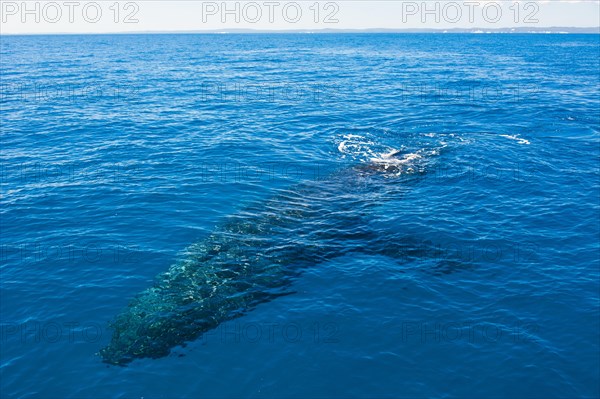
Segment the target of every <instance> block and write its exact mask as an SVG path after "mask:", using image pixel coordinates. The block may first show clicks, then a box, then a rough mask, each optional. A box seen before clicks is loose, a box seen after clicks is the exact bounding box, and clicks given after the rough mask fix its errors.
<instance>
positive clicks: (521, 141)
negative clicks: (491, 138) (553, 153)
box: [500, 134, 531, 145]
mask: <svg viewBox="0 0 600 399" xmlns="http://www.w3.org/2000/svg"><path fill="white" fill-rule="evenodd" d="M500 137H504V138H507V139H509V140H514V141H516V142H517V143H519V144H524V145H529V144H531V143H530V142H529V140H526V139H524V138H521V137H519V136H517V135H510V134H501V135H500Z"/></svg>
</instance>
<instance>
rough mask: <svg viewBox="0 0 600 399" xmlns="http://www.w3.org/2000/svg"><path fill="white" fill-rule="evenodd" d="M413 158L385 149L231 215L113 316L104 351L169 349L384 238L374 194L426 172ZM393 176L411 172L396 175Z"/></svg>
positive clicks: (125, 354)
mask: <svg viewBox="0 0 600 399" xmlns="http://www.w3.org/2000/svg"><path fill="white" fill-rule="evenodd" d="M415 159H418V158H417V157H411V156H401V155H399V153H398V152H391V153H389V154H384V155H383V156H382V157H381V159H380V160H377V159H375V160H372V161H371V162H368V163H365V164H361V165H358V166H355V167H352V168H349V169H346V170H344V171H341V172H338V173H334V174H333V175H332V176H331V177H330V178H329V179H327V180H315V181H310V182H307V183H304V184H302V185H300V186H297V187H295V188H293V189H289V190H284V191H282V192H280V193H279V194H278V195H276V196H275V197H273V198H271V199H270V200H268V201H266V202H263V203H260V204H255V205H252V206H250V207H247V208H245V209H244V210H243V211H241V212H240V213H239V214H237V215H234V216H232V217H230V218H228V220H227V221H226V222H225V223H223V224H222V225H221V226H219V227H218V228H217V229H216V230H215V231H214V232H213V233H212V234H210V235H209V236H208V237H207V238H206V239H204V240H203V241H201V242H198V243H196V244H193V245H191V246H190V247H189V248H188V249H187V250H186V251H185V254H184V256H183V257H182V260H180V261H178V262H176V263H175V264H173V265H172V266H171V267H170V268H169V269H168V270H167V271H166V272H164V273H162V274H160V275H158V276H157V278H156V280H155V283H154V285H153V286H152V287H150V288H148V289H146V290H145V291H143V292H141V293H140V294H138V295H137V296H136V297H135V298H133V300H132V301H131V302H130V303H129V305H128V306H127V307H126V308H125V309H124V310H123V311H122V312H121V313H120V314H118V315H117V316H116V318H115V319H114V321H113V322H112V323H111V328H112V329H113V330H114V333H113V335H112V338H111V341H110V343H109V345H108V346H107V347H105V348H104V349H102V350H100V352H99V355H100V356H101V357H102V360H103V361H104V362H106V363H109V364H114V365H121V366H123V365H127V364H128V363H130V362H131V361H133V360H135V359H137V358H160V357H163V356H167V355H168V354H169V353H170V351H171V350H172V349H173V348H174V347H176V346H179V345H185V343H186V342H190V341H193V340H195V339H197V338H198V337H200V336H201V335H202V334H203V333H205V332H207V331H209V330H211V329H214V328H216V327H217V326H218V325H219V324H220V323H223V322H225V321H228V320H231V319H234V318H236V317H240V316H242V315H244V314H245V313H246V312H248V311H250V310H252V309H253V308H255V307H256V306H257V305H259V304H261V303H264V302H268V301H271V300H273V299H275V298H277V297H278V296H281V295H287V294H289V293H291V292H292V291H291V285H292V283H293V281H294V279H296V278H297V277H298V276H299V275H300V274H301V272H302V270H304V269H305V268H306V267H309V266H312V265H315V264H318V263H322V262H324V261H326V260H328V259H332V258H335V257H337V256H341V255H344V254H346V253H349V252H352V251H357V250H359V251H360V250H361V249H362V250H364V251H365V252H368V251H372V250H374V248H377V247H378V245H379V246H380V245H381V244H383V243H384V242H385V238H384V237H378V236H377V234H375V233H374V232H372V231H371V230H370V229H369V227H368V225H369V223H368V214H369V212H368V210H369V207H370V206H371V204H372V203H373V201H372V199H373V196H376V195H390V193H391V191H390V189H389V187H391V186H393V187H394V189H395V190H402V189H404V187H405V186H406V184H404V182H407V181H409V180H410V177H411V176H413V177H414V176H415V175H418V174H419V173H424V170H423V169H422V168H418V167H416V166H415V163H414V162H412V161H414V160H415ZM411 162H412V163H411ZM390 176H396V177H397V176H403V177H406V176H408V177H409V179H401V180H395V181H393V182H391V181H390V180H389V179H386V178H388V177H390ZM384 186H387V188H386V190H383V191H382V190H378V189H379V188H382V187H384ZM333 198H335V201H334V203H332V201H333Z"/></svg>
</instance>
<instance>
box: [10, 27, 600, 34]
mask: <svg viewBox="0 0 600 399" xmlns="http://www.w3.org/2000/svg"><path fill="white" fill-rule="evenodd" d="M269 33H272V34H315V33H317V34H318V33H326V34H336V33H338V34H345V33H421V34H427V33H460V34H467V33H473V34H481V33H500V34H511V33H522V34H548V33H555V34H569V33H570V34H600V26H597V27H574V26H564V27H563V26H549V27H516V28H450V29H435V28H412V29H411V28H408V29H395V28H365V29H333V28H324V29H273V30H268V29H244V28H240V29H210V30H208V29H207V30H172V31H170V30H160V31H118V32H22V33H1V32H0V36H64V35H152V34H269Z"/></svg>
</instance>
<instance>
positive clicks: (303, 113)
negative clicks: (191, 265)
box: [0, 34, 600, 398]
mask: <svg viewBox="0 0 600 399" xmlns="http://www.w3.org/2000/svg"><path fill="white" fill-rule="evenodd" d="M0 66H1V78H2V81H1V95H2V98H1V101H2V108H1V110H2V113H1V117H0V121H1V166H2V169H1V172H2V173H1V175H2V176H1V177H2V181H1V183H2V185H1V195H2V198H1V201H2V208H1V221H0V223H1V229H2V236H1V241H2V242H1V248H2V253H1V269H0V270H1V274H0V278H1V279H0V287H1V303H0V311H1V313H0V314H1V324H2V330H1V337H0V338H1V364H0V367H1V368H0V370H1V374H0V376H1V381H0V389H1V390H0V394H1V396H2V397H15V398H23V397H40V398H107V397H123V398H139V397H144V398H155V397H278V398H279V397H302V398H305V397H483V396H485V397H511V396H512V397H527V398H530V397H531V398H533V397H545V398H546V397H561V398H563V397H598V396H599V395H600V385H599V377H598V375H599V374H600V359H599V357H600V352H599V338H600V314H599V289H600V286H599V281H600V280H599V277H600V276H599V270H600V261H599V254H600V244H599V238H600V237H599V235H600V218H599V213H600V198H599V195H600V169H599V163H600V77H599V74H598V67H599V66H600V36H598V35H429V34H423V35H408V34H402V35H391V34H390V35H388V34H376V35H371V34H360V35H354V34H347V35H337V34H329V35H303V34H297V35H296V34H293V35H102V36H22V37H19V36H11V37H7V36H3V37H2V38H1V61H0ZM393 150H398V151H400V152H399V154H398V155H396V156H391V157H388V158H386V157H385V155H386V154H388V155H389V154H390V152H391V151H393ZM386 168H387V169H386ZM340 171H342V174H343V175H344V176H346V177H345V179H346V180H343V181H341V180H340V179H339V178H337V177H335V176H339V175H340ZM343 171H350V172H346V173H343ZM359 171H363V172H359ZM353 173H354V175H353ZM328 176H334V177H328ZM348 176H349V177H348ZM352 176H354V177H352ZM307 184H310V186H311V187H313V189H315V190H316V191H317V192H318V190H319V188H322V189H323V192H324V193H327V194H326V195H325V194H324V195H323V197H324V199H325V201H323V198H321V202H322V203H321V204H320V206H322V207H323V209H322V212H323V215H324V217H323V220H324V221H325V220H331V217H325V216H331V215H335V214H336V212H340V214H341V213H344V218H342V219H340V220H341V221H340V223H338V225H336V226H331V225H328V224H327V223H325V222H323V223H322V224H321V225H320V224H318V223H315V224H314V227H313V228H314V230H315V233H319V234H321V233H322V234H325V235H327V236H328V237H329V238H328V240H329V243H334V244H336V245H338V246H340V247H343V248H345V249H346V250H347V251H345V253H340V256H337V257H332V258H331V259H328V260H327V261H324V262H315V263H316V264H314V265H311V267H308V268H306V269H304V270H303V272H302V273H301V274H300V275H299V276H298V277H297V278H295V279H294V281H293V284H292V289H293V291H294V293H293V294H291V295H286V296H283V297H280V298H277V299H276V300H273V301H270V302H267V303H263V304H261V305H259V306H257V307H256V309H254V310H252V311H250V312H248V313H247V314H246V315H245V316H243V317H240V318H237V319H234V320H230V321H227V322H224V323H222V324H221V325H220V326H219V327H218V328H217V329H215V330H212V331H211V332H209V333H207V334H205V335H203V336H202V337H201V338H199V339H197V340H194V341H192V342H189V343H188V344H187V345H186V346H185V347H181V346H178V347H175V348H173V350H172V352H171V354H170V355H169V356H166V357H161V358H157V359H149V358H143V359H136V360H135V361H133V362H132V363H130V364H129V365H128V366H127V367H119V366H109V365H107V364H105V363H103V362H102V359H101V358H100V357H99V356H97V355H96V354H97V353H98V352H99V351H100V350H101V349H102V348H103V347H105V346H106V345H107V344H108V343H109V342H110V340H111V334H112V330H111V329H110V328H109V322H110V321H111V320H113V318H114V317H115V316H116V315H117V314H118V313H119V312H121V311H122V310H123V309H124V308H126V307H127V305H128V303H129V301H130V300H131V299H132V298H133V297H134V296H135V295H136V294H137V293H139V292H141V291H143V290H145V289H146V288H148V287H150V286H151V285H152V282H153V279H154V277H155V276H156V275H157V274H159V273H161V272H164V271H165V270H167V269H168V267H169V266H170V265H172V264H173V263H175V262H176V261H177V260H178V259H182V257H183V258H184V257H185V251H186V248H188V247H189V246H190V245H191V244H194V243H196V242H202V240H203V239H205V238H206V237H207V236H208V235H209V234H210V233H211V231H213V230H215V229H218V227H219V226H220V225H221V224H222V223H223V221H224V220H226V219H227V218H228V217H229V216H231V215H235V214H238V215H242V218H243V217H244V215H245V214H246V213H247V211H245V209H248V207H253V208H252V209H256V207H257V206H258V207H259V208H260V204H261V203H266V202H265V201H271V202H269V204H271V205H270V206H271V208H270V209H272V210H273V211H274V212H277V206H275V207H273V206H272V205H273V202H272V199H273V198H278V197H277V196H278V193H281V192H282V191H285V192H290V193H294V192H296V193H297V194H299V195H301V191H298V190H300V188H299V187H305V186H306V185H307ZM357 193H358V194H357ZM359 194H360V200H361V204H362V205H361V206H360V207H356V208H350V209H347V208H343V207H342V206H341V205H340V204H347V203H351V202H348V201H346V200H347V199H348V198H354V200H356V199H357V195H359ZM352 196H354V197H352ZM311 200H312V199H311V197H309V198H306V199H305V200H304V201H306V202H307V203H310V201H311ZM284 206H285V204H282V209H283V207H284ZM245 212H246V213H245ZM353 217H356V218H360V219H361V220H363V221H365V220H366V221H367V223H366V224H367V226H368V228H369V229H370V231H372V232H374V233H375V235H376V236H377V237H379V238H378V242H385V241H388V242H390V243H392V244H393V243H397V242H402V243H403V245H404V248H405V249H406V250H407V251H406V252H404V253H402V254H399V253H392V252H386V251H381V252H379V253H378V252H377V251H375V250H373V251H368V250H365V249H369V248H373V247H374V245H373V241H370V239H369V238H364V239H360V238H359V239H356V240H348V239H347V238H346V237H347V234H345V233H348V232H350V233H351V232H352V231H353V229H355V228H358V227H355V226H354V225H353V224H352V223H350V221H352V220H353ZM249 220H251V219H249ZM362 227H364V226H362ZM290 229H291V230H290V231H291V233H290V236H293V235H294V231H295V230H294V226H290ZM342 230H343V232H344V234H342V232H341V231H342ZM199 267H202V265H199Z"/></svg>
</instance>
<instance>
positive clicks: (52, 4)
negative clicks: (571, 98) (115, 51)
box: [0, 0, 600, 34]
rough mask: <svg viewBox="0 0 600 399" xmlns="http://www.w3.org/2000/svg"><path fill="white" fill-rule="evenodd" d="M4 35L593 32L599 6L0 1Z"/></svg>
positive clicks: (463, 0) (555, 2)
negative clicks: (458, 30)
mask: <svg viewBox="0 0 600 399" xmlns="http://www.w3.org/2000/svg"><path fill="white" fill-rule="evenodd" d="M0 23H1V25H0V33H1V34H47V33H123V32H181V31H231V30H236V29H253V30H274V31H277V30H305V31H318V30H321V29H340V30H345V29H397V30H402V29H441V30H444V29H453V28H461V29H477V28H480V29H482V30H484V31H485V30H486V29H496V28H516V27H521V28H523V27H525V28H529V27H531V28H544V27H598V26H600V0H564V1H561V0H551V1H548V0H544V1H542V0H534V1H528V0H523V1H513V0H509V1H507V0H496V1H491V0H457V1H450V0H440V1H437V0H425V1H424V0H415V1H404V0H389V1H368V0H354V1H352V0H342V1H316V0H309V1H285V0H283V1H281V0H279V1H271V0H265V1H194V0H188V1H179V0H144V1H138V0H134V1H127V0H124V1H118V0H96V1H87V0H56V1H23V0H16V1H7V0H1V1H0Z"/></svg>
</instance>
